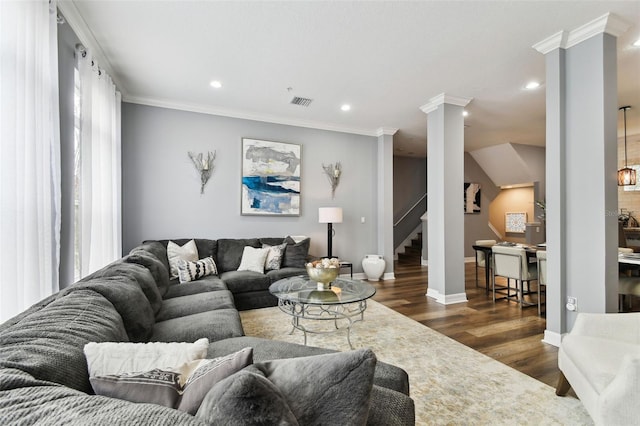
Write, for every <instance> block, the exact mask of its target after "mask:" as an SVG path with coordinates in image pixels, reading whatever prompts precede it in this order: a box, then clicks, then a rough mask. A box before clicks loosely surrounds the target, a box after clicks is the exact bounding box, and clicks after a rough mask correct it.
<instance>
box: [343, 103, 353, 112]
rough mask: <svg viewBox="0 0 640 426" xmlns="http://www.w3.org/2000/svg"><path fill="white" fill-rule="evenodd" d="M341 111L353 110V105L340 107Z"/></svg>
mask: <svg viewBox="0 0 640 426" xmlns="http://www.w3.org/2000/svg"><path fill="white" fill-rule="evenodd" d="M340 109H341V110H343V111H349V110H351V105H349V104H344V105H342V106H341V107H340Z"/></svg>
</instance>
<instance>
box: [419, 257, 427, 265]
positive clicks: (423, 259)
mask: <svg viewBox="0 0 640 426" xmlns="http://www.w3.org/2000/svg"><path fill="white" fill-rule="evenodd" d="M420 265H422V266H429V259H425V258H424V257H421V258H420Z"/></svg>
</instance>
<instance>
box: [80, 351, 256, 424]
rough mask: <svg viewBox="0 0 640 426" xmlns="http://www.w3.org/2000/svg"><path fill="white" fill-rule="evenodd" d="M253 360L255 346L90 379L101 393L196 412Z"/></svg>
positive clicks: (94, 388)
mask: <svg viewBox="0 0 640 426" xmlns="http://www.w3.org/2000/svg"><path fill="white" fill-rule="evenodd" d="M252 361H253V349H252V348H244V349H242V350H240V351H238V352H235V353H232V354H230V355H226V356H224V357H220V358H214V359H205V360H198V361H192V362H190V363H187V364H184V365H182V366H180V367H177V368H156V369H153V370H151V371H144V372H133V373H122V374H113V375H107V376H95V377H91V378H90V379H89V380H90V381H91V386H92V387H93V390H94V391H95V393H96V394H97V395H103V396H108V397H111V398H118V399H124V400H126V401H131V402H138V403H153V404H159V405H163V406H165V407H170V408H175V409H178V410H180V411H185V412H187V413H189V414H192V415H194V414H195V413H196V412H197V411H198V408H199V407H200V404H201V403H202V400H203V399H204V397H205V395H207V393H208V392H209V391H210V390H211V388H213V386H214V385H215V384H216V383H218V382H220V381H221V380H223V379H225V378H226V377H228V376H230V375H232V374H234V373H236V372H238V371H240V370H242V369H243V368H244V367H246V366H247V365H249V364H251V362H252ZM193 368H195V370H193Z"/></svg>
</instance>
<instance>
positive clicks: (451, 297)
mask: <svg viewBox="0 0 640 426" xmlns="http://www.w3.org/2000/svg"><path fill="white" fill-rule="evenodd" d="M427 297H431V298H432V299H435V300H436V302H438V303H440V304H442V305H453V304H454V303H464V302H467V301H468V300H467V293H456V294H441V293H440V292H439V291H438V290H433V289H430V288H428V289H427Z"/></svg>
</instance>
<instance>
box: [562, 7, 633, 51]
mask: <svg viewBox="0 0 640 426" xmlns="http://www.w3.org/2000/svg"><path fill="white" fill-rule="evenodd" d="M630 26H631V24H629V23H628V22H627V21H625V20H624V19H622V18H621V17H619V16H618V15H616V14H614V13H606V14H604V15H602V16H600V17H598V18H596V19H594V20H593V21H591V22H587V23H586V24H584V25H583V26H581V27H578V28H576V29H575V30H573V31H571V32H570V33H569V38H568V39H567V46H566V47H565V48H567V49H568V48H570V47H573V46H575V45H576V44H578V43H582V42H583V41H585V40H588V39H590V38H591V37H593V36H595V35H598V34H602V33H605V34H611V35H612V36H614V37H618V36H620V35H622V34H624V33H625V32H626V31H627V30H628V29H629V27H630Z"/></svg>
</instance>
